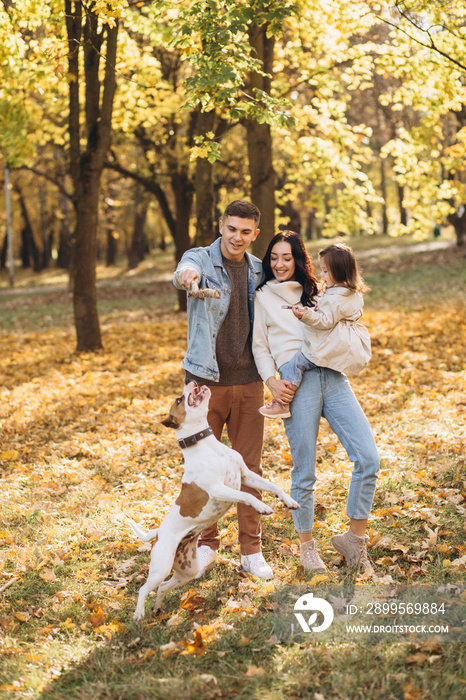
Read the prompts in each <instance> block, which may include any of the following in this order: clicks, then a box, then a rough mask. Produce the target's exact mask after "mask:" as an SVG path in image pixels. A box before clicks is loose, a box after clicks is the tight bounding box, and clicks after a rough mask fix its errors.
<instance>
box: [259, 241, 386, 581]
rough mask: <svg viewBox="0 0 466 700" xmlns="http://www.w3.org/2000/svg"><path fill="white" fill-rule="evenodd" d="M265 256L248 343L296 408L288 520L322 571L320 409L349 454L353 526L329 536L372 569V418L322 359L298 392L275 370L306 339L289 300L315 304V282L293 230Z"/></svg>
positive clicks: (272, 383)
mask: <svg viewBox="0 0 466 700" xmlns="http://www.w3.org/2000/svg"><path fill="white" fill-rule="evenodd" d="M262 264H263V268H264V274H265V281H264V282H263V283H262V284H261V285H260V286H259V288H258V290H257V292H256V297H255V312H254V330H253V344H252V348H253V353H254V359H255V361H256V365H257V369H258V370H259V374H260V375H261V377H262V379H263V380H264V381H265V383H266V384H267V386H268V388H269V389H270V391H271V392H272V395H273V397H274V399H275V400H277V401H279V402H280V403H282V404H286V403H289V402H290V401H291V400H293V413H292V415H291V416H290V417H288V418H285V419H284V424H285V431H286V435H287V438H288V441H289V443H290V450H291V455H292V458H293V469H292V471H291V496H292V497H293V498H294V499H295V500H296V501H297V502H298V503H299V504H300V509H299V510H296V511H293V520H294V523H295V527H296V530H297V532H298V536H299V541H300V547H301V553H300V560H301V564H302V565H303V566H304V568H305V569H306V570H307V571H310V572H318V571H326V566H325V564H324V562H323V561H322V559H321V558H320V555H319V552H318V551H317V547H316V543H315V540H314V538H313V536H312V530H313V527H314V484H315V481H316V445H317V434H318V432H319V423H320V417H321V416H323V417H324V418H326V419H327V421H328V422H329V425H330V427H331V428H332V430H333V431H334V432H335V433H336V434H337V436H338V438H339V440H340V442H341V444H342V445H343V447H344V448H345V450H346V452H347V454H348V457H349V459H350V460H351V461H352V462H354V468H353V473H352V477H351V485H350V489H349V494H348V502H347V508H346V514H347V516H348V518H349V519H350V527H349V529H348V530H347V532H345V533H344V534H343V535H335V536H334V537H332V544H333V546H334V547H335V549H336V550H337V551H338V552H339V553H340V554H342V555H343V556H344V557H345V559H346V561H347V563H348V564H349V565H350V566H356V565H359V564H361V566H362V568H363V571H364V573H365V574H367V575H369V574H372V573H373V569H372V566H371V564H370V562H369V559H368V557H367V546H366V541H367V539H368V538H367V535H366V534H365V532H366V527H367V519H368V517H369V514H370V510H371V507H372V501H373V498H374V492H375V486H376V481H377V474H378V471H379V455H378V453H377V447H376V445H375V440H374V436H373V434H372V430H371V427H370V425H369V421H368V420H367V418H366V416H365V415H364V412H363V410H362V408H361V406H360V405H359V403H358V400H357V399H356V397H355V395H354V393H353V390H352V389H351V386H350V384H349V382H348V379H347V378H346V376H345V375H344V374H341V373H340V372H336V371H334V370H331V369H329V368H327V367H315V369H311V370H309V371H307V372H304V377H303V381H302V383H301V385H300V386H299V388H298V389H297V391H296V393H294V392H293V388H292V386H293V385H292V384H291V383H290V382H289V381H287V380H282V379H277V378H276V370H277V369H278V370H280V367H281V366H282V365H283V364H285V363H286V362H288V361H289V360H290V359H291V357H292V356H293V355H294V353H296V352H297V351H298V350H299V349H300V348H301V345H302V341H303V331H304V324H303V323H302V322H301V321H300V320H299V319H298V318H296V317H295V316H294V314H293V313H292V311H291V310H290V308H289V307H290V306H296V305H297V304H301V305H302V306H313V305H314V302H313V299H314V297H315V296H316V295H317V291H318V289H317V281H316V277H315V273H314V268H313V266H312V262H311V260H310V258H309V255H308V253H307V251H306V249H305V247H304V243H303V241H302V239H301V237H300V236H299V235H298V234H297V233H295V232H293V231H282V232H281V233H278V234H277V235H276V236H275V237H274V238H273V239H272V240H271V241H270V244H269V246H268V248H267V252H266V253H265V256H264V260H263V261H262ZM286 307H288V308H286Z"/></svg>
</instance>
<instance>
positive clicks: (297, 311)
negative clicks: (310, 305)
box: [291, 305, 306, 319]
mask: <svg viewBox="0 0 466 700" xmlns="http://www.w3.org/2000/svg"><path fill="white" fill-rule="evenodd" d="M291 308H292V310H293V314H294V315H295V316H296V318H299V319H301V318H302V317H303V316H304V312H305V311H306V309H305V308H304V306H299V305H296V306H292V307H291Z"/></svg>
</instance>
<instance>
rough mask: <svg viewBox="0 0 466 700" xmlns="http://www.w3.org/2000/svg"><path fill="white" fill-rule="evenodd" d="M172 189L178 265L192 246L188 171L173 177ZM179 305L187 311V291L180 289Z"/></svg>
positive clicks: (190, 188) (191, 194)
mask: <svg viewBox="0 0 466 700" xmlns="http://www.w3.org/2000/svg"><path fill="white" fill-rule="evenodd" d="M171 180H172V189H173V194H174V196H175V211H176V214H175V219H176V221H175V234H174V240H175V264H176V265H178V263H179V261H180V260H181V257H182V255H183V253H184V252H185V251H186V250H188V248H190V247H191V240H190V238H189V220H190V217H191V209H192V205H193V187H192V183H191V180H190V179H189V175H188V172H187V171H184V170H181V171H178V172H177V173H175V174H174V175H173V176H172V178H171ZM178 305H179V310H180V311H186V309H187V299H186V292H185V291H183V290H181V289H179V290H178Z"/></svg>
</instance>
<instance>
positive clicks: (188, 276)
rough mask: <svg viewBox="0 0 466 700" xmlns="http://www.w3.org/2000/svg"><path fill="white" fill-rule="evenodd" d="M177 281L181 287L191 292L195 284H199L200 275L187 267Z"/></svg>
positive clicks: (179, 274)
mask: <svg viewBox="0 0 466 700" xmlns="http://www.w3.org/2000/svg"><path fill="white" fill-rule="evenodd" d="M177 280H178V284H179V285H181V286H182V287H184V288H185V289H188V290H189V289H190V288H191V284H192V283H193V282H197V283H198V284H199V275H198V273H197V272H196V270H193V269H191V268H190V267H186V268H185V269H184V270H181V272H179V273H178V277H177Z"/></svg>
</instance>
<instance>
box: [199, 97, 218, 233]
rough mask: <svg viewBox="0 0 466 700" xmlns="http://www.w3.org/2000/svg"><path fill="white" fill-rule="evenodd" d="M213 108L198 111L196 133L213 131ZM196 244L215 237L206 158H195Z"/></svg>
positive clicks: (209, 166) (210, 172)
mask: <svg viewBox="0 0 466 700" xmlns="http://www.w3.org/2000/svg"><path fill="white" fill-rule="evenodd" d="M214 122H215V110H211V111H210V112H200V113H199V117H198V120H197V133H198V135H202V136H205V134H207V133H208V132H209V131H213V129H214ZM194 186H195V191H196V245H197V246H206V245H210V244H211V243H212V242H213V241H214V239H215V222H214V167H213V164H212V163H209V161H208V160H207V158H197V160H196V175H195V185H194Z"/></svg>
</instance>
